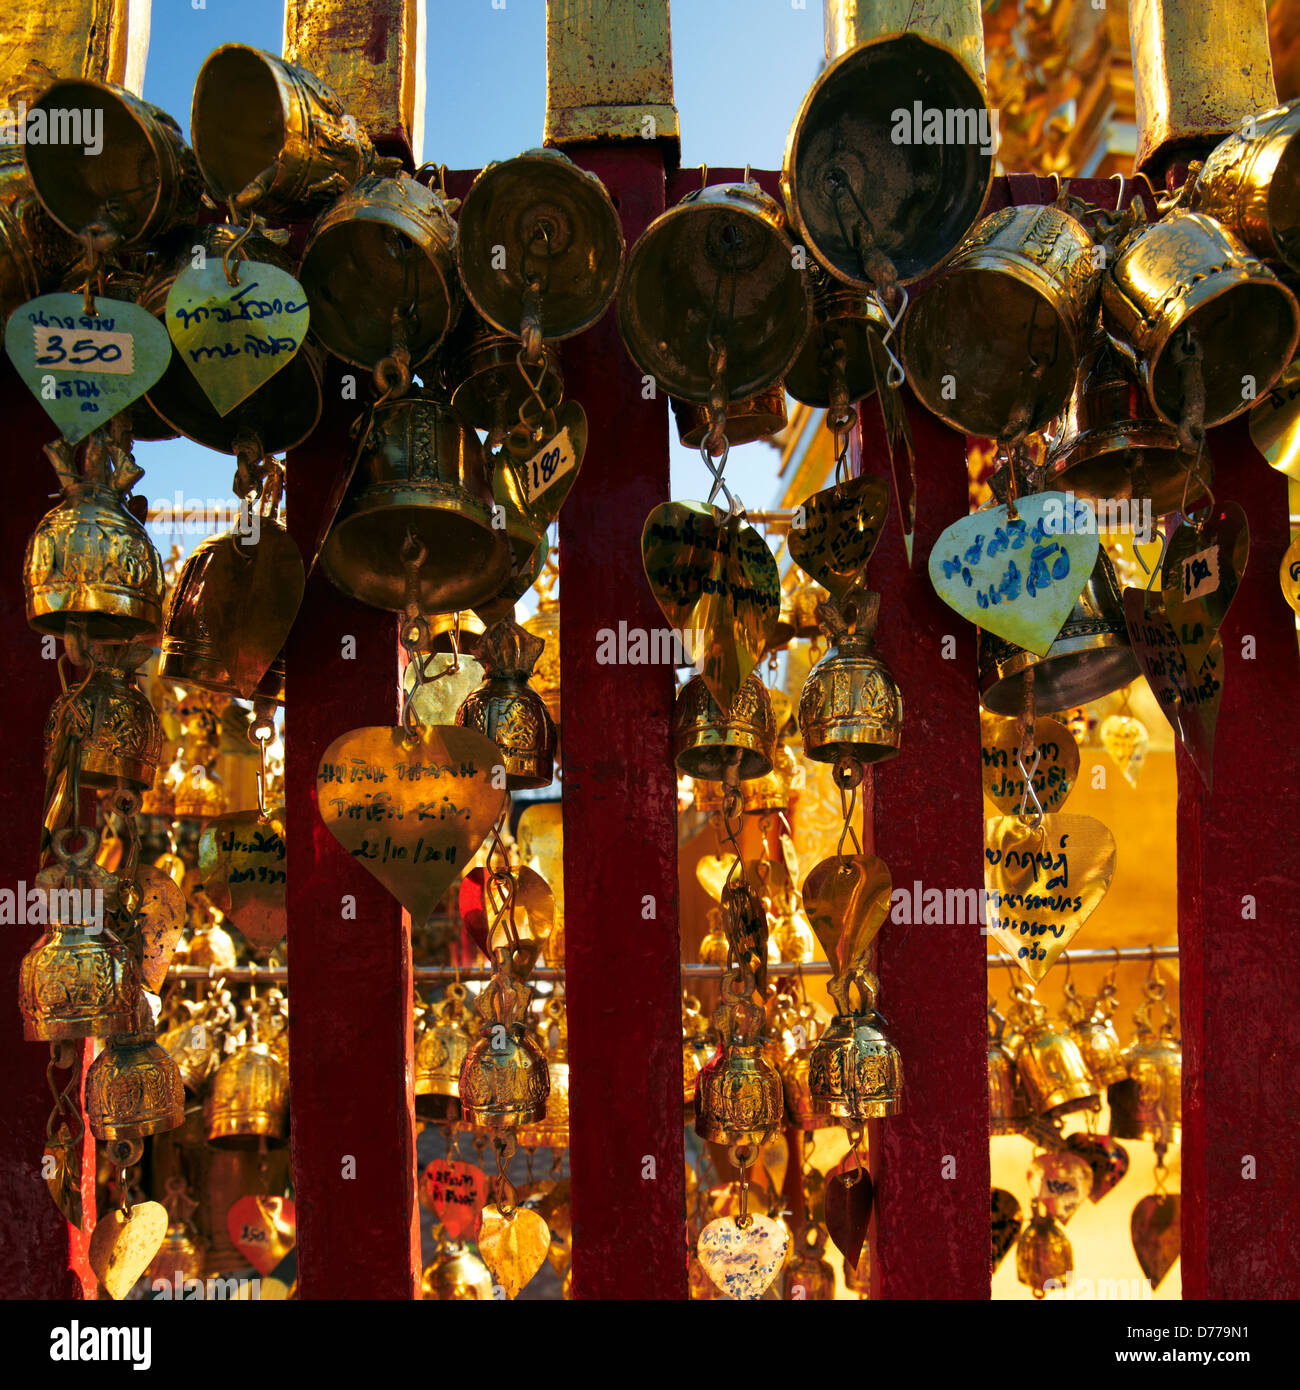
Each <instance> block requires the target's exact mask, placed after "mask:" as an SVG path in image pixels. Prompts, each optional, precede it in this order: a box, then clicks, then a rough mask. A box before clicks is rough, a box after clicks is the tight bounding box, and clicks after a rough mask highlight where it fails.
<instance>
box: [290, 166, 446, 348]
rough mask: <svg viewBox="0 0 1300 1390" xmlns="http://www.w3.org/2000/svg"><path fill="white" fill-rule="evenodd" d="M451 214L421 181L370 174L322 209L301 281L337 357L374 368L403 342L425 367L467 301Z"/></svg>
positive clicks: (317, 330)
mask: <svg viewBox="0 0 1300 1390" xmlns="http://www.w3.org/2000/svg"><path fill="white" fill-rule="evenodd" d="M452 211H453V205H452V204H451V203H449V202H448V201H447V200H445V199H444V198H443V196H442V194H441V193H439V192H436V191H435V190H433V189H431V188H426V187H425V186H424V184H422V183H419V182H417V181H416V180H415V179H413V178H408V177H407V176H406V175H401V176H400V177H398V178H395V179H388V178H381V177H379V176H377V175H373V174H367V175H366V176H365V177H364V178H361V179H358V180H357V182H356V183H355V184H354V185H353V186H352V187H351V188H350V189H349V190H348V191H347V192H346V193H345V194H344V195H343V196H342V197H341V198H339V199H338V201H337V202H335V203H333V204H332V205H331V206H330V207H328V208H326V209H325V211H324V212H323V213H322V214H321V216H320V218H319V219H318V221H317V222H316V225H315V226H314V227H313V228H312V230H311V235H310V236H309V237H308V239H307V247H306V250H305V251H304V252H303V258H302V270H301V273H300V276H299V278H300V279H301V281H302V286H303V288H304V289H305V290H306V291H307V299H308V302H309V303H310V305H311V329H312V332H313V333H314V334H315V335H316V336H317V338H319V339H320V341H321V342H322V343H324V344H325V346H326V347H327V348H328V349H329V350H330V351H331V352H332V353H333V354H334V355H335V356H336V357H341V358H342V359H343V360H344V361H345V362H350V363H352V365H353V366H356V367H366V368H373V367H377V366H378V365H379V364H380V362H382V361H383V360H384V359H385V358H388V357H390V356H391V355H392V354H393V352H394V350H395V349H397V348H404V349H405V350H406V351H407V352H409V353H410V357H411V362H412V364H413V365H418V364H419V363H420V362H422V361H424V359H425V358H426V357H428V356H429V354H430V353H432V352H433V351H434V350H435V349H436V348H437V347H438V346H439V344H440V343H441V342H442V340H443V339H444V338H445V337H446V336H447V333H448V331H449V330H450V329H451V327H452V325H453V324H454V323H455V322H456V316H457V314H458V313H459V312H460V303H461V300H460V284H459V282H458V280H457V278H456V263H455V255H454V247H455V243H456V224H455V222H454V221H453V220H452V216H451V214H452Z"/></svg>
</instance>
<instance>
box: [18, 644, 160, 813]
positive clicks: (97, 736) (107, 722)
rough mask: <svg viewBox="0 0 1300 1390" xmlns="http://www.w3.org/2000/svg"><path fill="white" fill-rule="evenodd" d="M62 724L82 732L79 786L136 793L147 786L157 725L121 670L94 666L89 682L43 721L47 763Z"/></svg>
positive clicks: (155, 752) (155, 748)
mask: <svg viewBox="0 0 1300 1390" xmlns="http://www.w3.org/2000/svg"><path fill="white" fill-rule="evenodd" d="M62 724H69V725H71V726H72V727H77V728H80V729H83V730H85V733H84V734H83V736H82V738H81V767H80V774H79V775H80V780H81V785H82V786H83V787H109V788H111V787H115V786H116V785H117V784H118V782H119V781H121V782H125V783H127V784H128V785H129V786H132V787H135V788H136V789H137V790H139V791H144V790H145V788H147V787H149V786H151V785H152V784H153V779H154V776H155V774H156V773H157V770H158V760H159V758H160V757H161V756H162V725H161V724H160V723H159V722H158V716H157V715H156V714H155V713H154V709H153V706H152V705H151V704H150V703H149V701H148V699H147V698H146V697H145V695H144V692H143V691H142V690H141V689H140V687H139V686H138V685H137V684H136V683H135V677H134V676H133V675H131V674H129V673H128V672H127V671H126V670H125V669H123V668H122V667H121V666H96V667H95V669H94V671H93V673H92V674H91V676H90V678H89V680H87V681H86V682H85V683H84V684H81V685H76V686H74V687H73V688H72V689H71V690H69V691H66V692H65V693H64V694H62V695H60V696H59V698H58V699H57V700H55V702H54V704H53V705H52V706H51V707H50V713H49V718H48V719H47V720H46V721H45V756H46V759H47V761H48V759H49V757H50V753H51V751H52V749H51V745H52V742H53V739H54V736H55V733H56V731H57V730H58V728H59V727H60V725H62Z"/></svg>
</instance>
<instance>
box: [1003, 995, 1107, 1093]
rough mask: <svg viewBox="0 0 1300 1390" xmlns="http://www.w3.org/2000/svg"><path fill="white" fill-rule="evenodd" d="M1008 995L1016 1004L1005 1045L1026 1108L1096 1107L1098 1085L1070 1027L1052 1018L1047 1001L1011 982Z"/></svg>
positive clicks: (1010, 1019)
mask: <svg viewBox="0 0 1300 1390" xmlns="http://www.w3.org/2000/svg"><path fill="white" fill-rule="evenodd" d="M1012 995H1013V996H1014V998H1015V1000H1016V1005H1015V1007H1014V1008H1013V1009H1012V1011H1011V1013H1010V1015H1009V1017H1008V1023H1009V1025H1010V1029H1011V1032H1010V1035H1009V1036H1008V1037H1007V1040H1006V1048H1007V1049H1008V1050H1009V1051H1010V1053H1011V1055H1012V1056H1013V1057H1014V1059H1015V1072H1016V1078H1017V1080H1018V1081H1019V1084H1020V1087H1021V1088H1022V1089H1023V1092H1024V1095H1025V1098H1026V1099H1027V1101H1028V1102H1029V1108H1030V1111H1031V1112H1032V1113H1033V1114H1035V1115H1041V1116H1046V1117H1049V1118H1052V1117H1056V1116H1063V1115H1068V1114H1070V1113H1071V1112H1073V1111H1076V1110H1097V1109H1099V1108H1100V1106H1101V1099H1100V1088H1099V1086H1098V1083H1097V1081H1096V1080H1094V1078H1093V1074H1092V1072H1091V1070H1090V1069H1089V1067H1088V1064H1087V1062H1086V1061H1085V1060H1084V1057H1083V1053H1082V1052H1081V1051H1080V1050H1079V1045H1078V1043H1077V1042H1076V1041H1075V1039H1074V1037H1073V1036H1072V1034H1071V1032H1070V1031H1068V1030H1066V1029H1063V1028H1062V1027H1060V1026H1059V1025H1058V1024H1055V1023H1053V1022H1052V1021H1051V1020H1050V1019H1049V1017H1048V1013H1047V1008H1046V1006H1045V1005H1043V1004H1042V1003H1040V1002H1039V1001H1038V1000H1037V999H1034V998H1033V997H1032V996H1031V995H1030V993H1029V992H1028V990H1026V989H1025V988H1024V987H1023V986H1020V985H1017V986H1015V987H1013V989H1012Z"/></svg>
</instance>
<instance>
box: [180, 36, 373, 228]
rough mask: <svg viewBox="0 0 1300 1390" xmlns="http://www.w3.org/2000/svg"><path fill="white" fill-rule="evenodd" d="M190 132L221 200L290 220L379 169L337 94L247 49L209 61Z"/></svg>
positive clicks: (224, 51)
mask: <svg viewBox="0 0 1300 1390" xmlns="http://www.w3.org/2000/svg"><path fill="white" fill-rule="evenodd" d="M190 130H191V131H192V132H193V138H194V153H195V155H196V156H197V157H198V162H199V168H200V169H201V170H202V171H203V177H204V179H205V180H206V181H207V185H208V189H209V190H210V192H211V194H212V198H213V201H214V202H216V203H217V204H218V205H219V206H223V207H224V206H225V205H226V204H227V203H228V202H231V201H233V204H234V206H235V207H236V208H237V209H238V210H239V211H240V212H241V213H251V212H256V213H258V214H260V215H261V216H264V217H278V218H282V219H284V220H286V221H293V220H295V219H297V218H300V217H301V216H302V215H303V214H304V213H307V212H314V211H316V210H317V209H318V208H320V207H321V206H322V204H324V203H328V202H331V201H333V199H335V198H337V197H339V196H340V195H342V194H344V193H346V192H347V190H348V189H349V188H351V187H352V185H353V184H354V183H356V181H357V180H358V179H359V178H361V176H362V175H363V174H368V173H369V172H370V171H371V169H372V168H373V166H374V162H375V151H374V146H373V145H371V143H370V139H369V137H368V136H367V135H366V133H365V131H364V130H362V129H361V128H360V127H359V126H358V124H357V122H356V121H355V120H354V119H353V118H352V117H350V116H348V115H347V114H346V113H345V112H344V110H343V103H342V101H340V100H339V98H338V96H337V94H336V93H335V92H334V90H333V88H332V87H329V86H327V85H326V84H325V83H324V82H322V81H321V79H320V78H319V77H317V76H316V74H315V73H312V72H308V71H307V69H306V68H301V67H297V66H296V65H295V64H293V63H287V62H285V61H284V59H283V58H277V57H274V56H273V55H272V54H270V53H264V52H263V51H262V50H261V49H259V48H250V47H248V46H247V45H246V44H242V43H227V44H222V46H221V47H220V48H218V49H216V50H215V52H213V53H210V54H209V55H208V57H207V58H206V59H205V60H204V63H203V66H202V67H201V68H200V69H199V75H198V77H197V79H196V80H195V83H194V106H193V109H192V111H191V113H190Z"/></svg>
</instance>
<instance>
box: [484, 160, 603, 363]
mask: <svg viewBox="0 0 1300 1390" xmlns="http://www.w3.org/2000/svg"><path fill="white" fill-rule="evenodd" d="M498 247H504V248H505V255H504V256H498V255H497V254H496V248H498ZM456 261H457V265H458V267H459V269H460V278H461V281H462V283H463V284H464V286H465V293H466V295H467V296H468V297H469V301H470V303H471V304H473V306H474V307H475V309H477V310H478V312H479V314H480V315H482V317H483V318H484V319H486V320H487V321H488V322H489V323H490V324H492V325H493V326H494V327H495V328H498V329H499V330H500V331H501V332H503V333H514V334H518V333H519V332H520V328H521V326H522V324H523V323H524V321H525V319H528V318H530V317H532V318H533V319H534V320H535V322H536V326H537V328H538V330H539V335H540V337H542V338H546V339H550V340H555V339H562V338H570V337H572V336H573V335H574V334H575V333H581V332H582V331H583V330H584V329H587V328H590V327H591V325H592V324H593V323H595V322H596V320H597V319H598V318H600V316H601V315H602V314H603V313H604V312H605V310H606V309H607V308H608V307H609V302H610V300H611V299H613V297H614V293H615V291H616V290H617V288H618V281H619V275H620V273H621V271H622V268H623V228H622V224H621V223H620V221H619V217H618V213H617V211H616V210H615V208H614V204H613V201H612V200H611V198H610V196H609V194H608V193H607V192H606V190H605V185H604V184H603V183H601V181H600V180H599V179H598V178H597V177H596V176H595V174H592V173H589V172H588V171H587V170H585V169H582V168H579V166H578V165H576V164H575V163H574V162H573V161H572V160H571V159H570V158H569V157H568V156H567V155H566V154H564V153H563V152H562V151H560V150H554V149H535V150H526V151H525V152H524V153H523V154H521V155H519V156H518V157H517V158H515V159H506V160H501V161H498V162H495V163H492V164H488V165H486V166H485V167H484V168H483V169H482V170H481V171H480V173H479V174H478V176H477V178H475V180H474V182H473V184H472V185H471V186H470V190H469V192H468V193H466V195H465V201H464V204H463V205H462V207H461V210H460V236H459V238H458V240H457V245H456Z"/></svg>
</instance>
